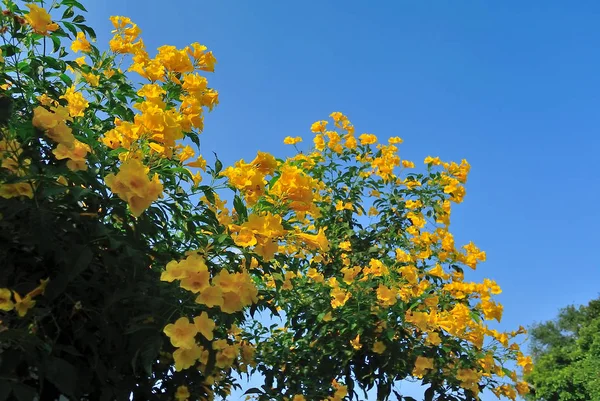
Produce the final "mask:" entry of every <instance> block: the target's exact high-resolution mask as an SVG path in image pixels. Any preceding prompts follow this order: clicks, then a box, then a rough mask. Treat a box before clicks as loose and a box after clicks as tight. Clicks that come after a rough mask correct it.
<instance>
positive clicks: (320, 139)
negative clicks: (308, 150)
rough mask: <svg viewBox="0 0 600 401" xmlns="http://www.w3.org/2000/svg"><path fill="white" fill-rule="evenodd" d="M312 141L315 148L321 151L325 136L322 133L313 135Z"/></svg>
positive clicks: (323, 147) (323, 146)
mask: <svg viewBox="0 0 600 401" xmlns="http://www.w3.org/2000/svg"><path fill="white" fill-rule="evenodd" d="M313 142H314V143H315V148H316V149H317V150H319V151H322V150H323V149H325V138H324V137H323V135H322V134H317V135H315V138H314V139H313Z"/></svg>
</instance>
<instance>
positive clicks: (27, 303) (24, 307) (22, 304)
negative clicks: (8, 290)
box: [13, 291, 35, 317]
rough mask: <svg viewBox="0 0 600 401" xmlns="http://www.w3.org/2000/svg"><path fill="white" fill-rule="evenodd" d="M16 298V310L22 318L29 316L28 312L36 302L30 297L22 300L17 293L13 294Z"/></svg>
mask: <svg viewBox="0 0 600 401" xmlns="http://www.w3.org/2000/svg"><path fill="white" fill-rule="evenodd" d="M13 295H14V296H15V310H16V311H17V313H18V314H19V316H20V317H23V316H25V315H26V314H27V311H28V310H29V309H31V308H33V306H34V305H35V301H34V300H33V299H31V297H30V296H27V295H26V296H25V297H24V298H21V296H20V295H19V294H18V293H17V292H16V291H15V292H14V293H13Z"/></svg>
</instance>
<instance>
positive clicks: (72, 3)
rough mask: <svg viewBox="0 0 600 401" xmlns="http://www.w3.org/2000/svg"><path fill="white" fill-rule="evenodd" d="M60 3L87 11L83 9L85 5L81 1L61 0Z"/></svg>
mask: <svg viewBox="0 0 600 401" xmlns="http://www.w3.org/2000/svg"><path fill="white" fill-rule="evenodd" d="M62 4H63V5H64V6H70V7H77V8H78V9H80V10H81V11H85V12H87V10H86V9H85V7H84V6H83V5H81V3H80V2H78V1H77V0H63V2H62Z"/></svg>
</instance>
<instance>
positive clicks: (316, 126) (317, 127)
mask: <svg viewBox="0 0 600 401" xmlns="http://www.w3.org/2000/svg"><path fill="white" fill-rule="evenodd" d="M325 127H327V121H317V122H315V123H313V125H311V127H310V130H311V131H312V132H314V133H315V134H316V133H323V132H325Z"/></svg>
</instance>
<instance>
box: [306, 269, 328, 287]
mask: <svg viewBox="0 0 600 401" xmlns="http://www.w3.org/2000/svg"><path fill="white" fill-rule="evenodd" d="M306 277H308V278H310V279H311V280H313V281H314V282H316V283H322V282H323V281H325V278H324V277H323V275H322V274H321V273H320V272H319V271H318V270H317V269H315V268H314V267H311V268H309V269H308V272H307V273H306Z"/></svg>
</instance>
